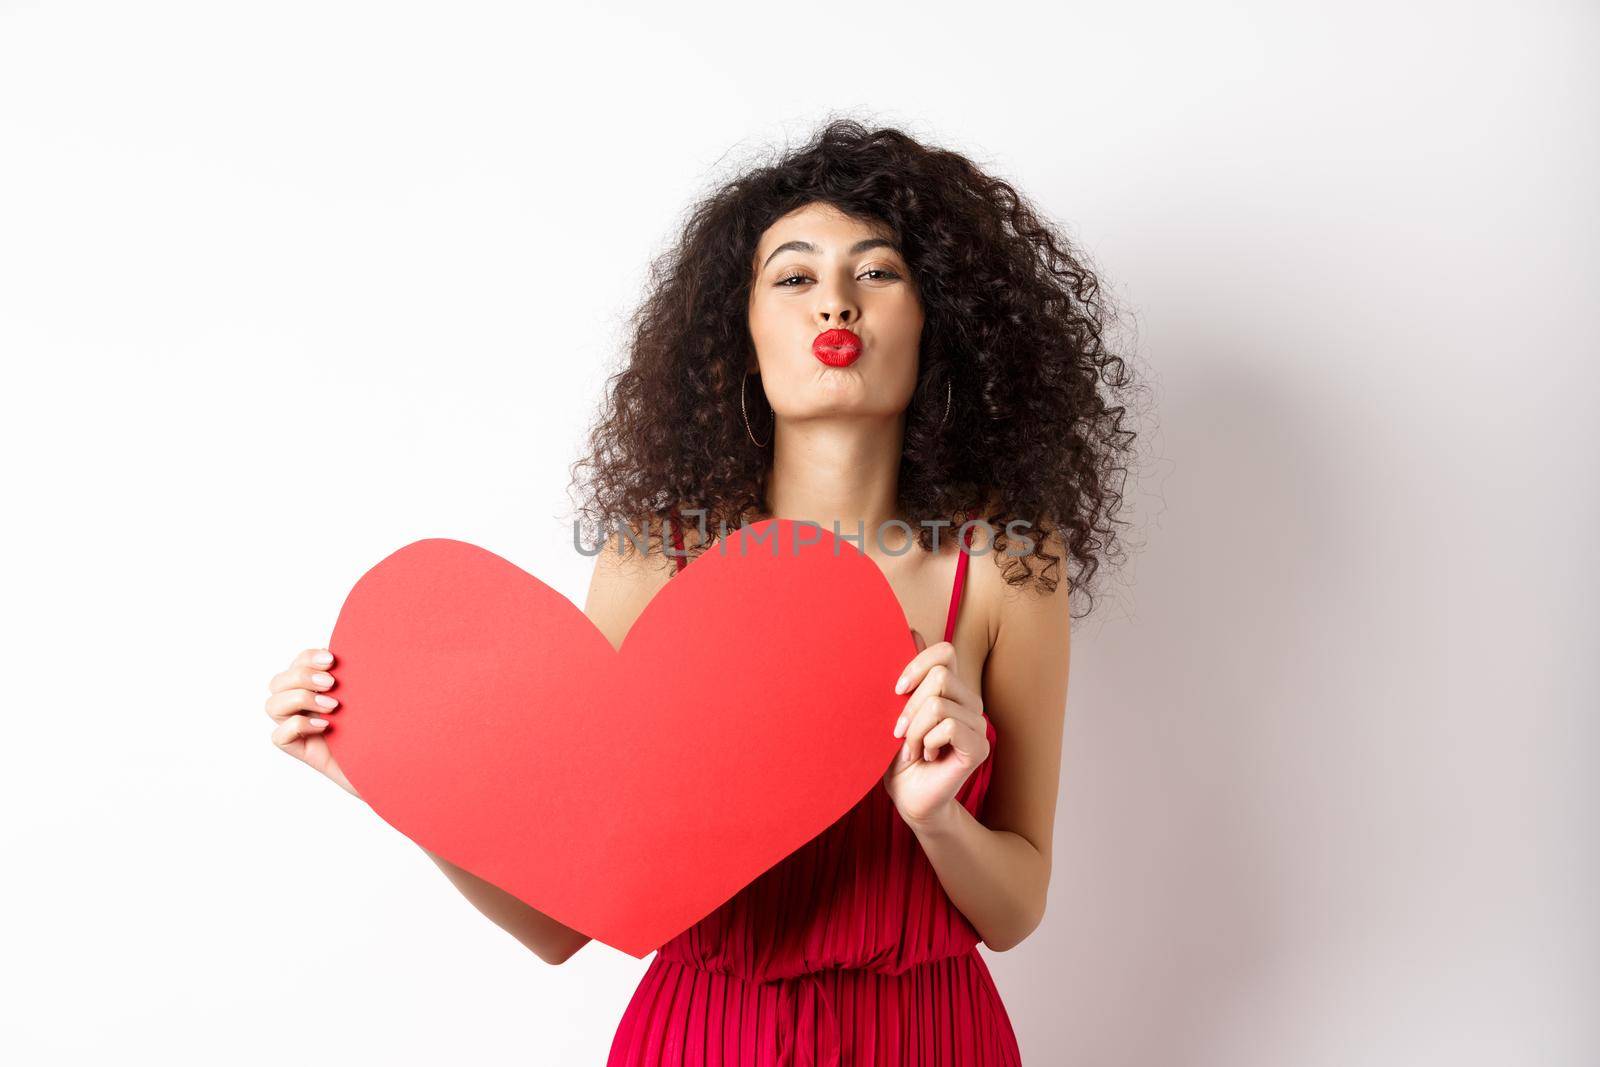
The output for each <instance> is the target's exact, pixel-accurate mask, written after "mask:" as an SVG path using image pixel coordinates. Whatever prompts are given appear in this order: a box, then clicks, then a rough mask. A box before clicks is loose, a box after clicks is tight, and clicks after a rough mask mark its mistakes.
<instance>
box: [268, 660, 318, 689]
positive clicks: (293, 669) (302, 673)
mask: <svg viewBox="0 0 1600 1067" xmlns="http://www.w3.org/2000/svg"><path fill="white" fill-rule="evenodd" d="M296 658H297V659H298V658H299V657H296ZM314 679H315V680H314ZM332 685H333V675H331V674H329V673H328V672H327V671H325V670H323V669H322V668H320V667H318V666H316V665H315V664H311V663H299V662H296V663H291V664H290V665H289V666H288V667H286V668H284V669H283V670H281V671H279V672H278V673H277V674H274V675H273V676H272V679H271V681H269V682H267V692H269V693H279V692H282V691H283V690H285V689H294V688H297V687H298V688H315V689H327V688H329V687H331V686H332Z"/></svg>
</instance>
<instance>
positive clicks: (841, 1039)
mask: <svg viewBox="0 0 1600 1067" xmlns="http://www.w3.org/2000/svg"><path fill="white" fill-rule="evenodd" d="M673 539H674V541H675V543H676V544H677V545H678V547H679V548H680V549H681V548H682V545H683V542H682V535H681V533H680V531H679V530H678V528H677V526H676V524H674V527H673ZM967 543H968V544H969V545H970V544H971V531H970V529H969V531H968V539H967ZM967 560H968V553H967V552H965V551H963V552H960V553H958V557H957V561H956V575H955V582H954V586H953V588H952V590H951V594H950V611H949V615H948V618H947V621H946V623H945V635H944V639H945V640H946V641H948V640H950V638H951V636H952V635H953V634H954V633H955V624H956V614H957V611H958V609H959V608H960V604H961V590H962V586H963V585H964V584H965V580H966V570H967ZM685 563H686V560H685V559H684V558H682V557H679V559H678V569H679V570H682V569H683V567H684V565H685ZM988 736H989V744H990V746H991V753H992V749H993V746H994V744H995V729H994V724H993V723H992V722H990V723H989V724H988ZM992 765H993V761H992V760H985V761H984V762H983V763H982V764H980V765H979V766H978V768H977V769H976V770H974V771H973V772H972V775H971V777H969V778H968V779H967V780H966V782H965V783H963V784H962V787H961V791H960V792H959V793H958V794H957V800H958V801H959V802H960V803H961V804H962V806H963V807H965V808H966V809H967V810H968V811H970V812H972V813H973V814H974V815H976V816H978V817H979V818H981V817H982V809H983V798H984V795H985V793H986V792H987V791H988V786H989V776H990V770H991V767H992ZM979 940H980V938H979V937H978V933H977V931H976V930H975V929H974V928H973V926H972V924H971V923H970V922H968V921H967V918H966V916H964V915H963V914H962V913H961V912H960V911H959V910H957V909H956V906H955V905H954V904H953V903H952V902H951V900H950V898H949V896H948V895H946V893H945V891H944V887H943V886H942V885H941V884H940V882H939V878H938V875H937V873H936V872H935V871H934V869H933V865H932V864H931V863H930V862H929V861H928V858H927V856H926V855H925V854H924V853H923V851H922V846H921V845H920V843H918V841H917V839H916V836H915V835H914V834H913V833H912V831H911V828H910V827H908V826H907V825H906V823H905V820H903V819H902V818H901V817H900V814H899V812H898V811H896V810H895V807H894V802H893V801H892V800H890V799H889V794H888V793H887V792H885V791H884V788H883V783H882V782H878V783H877V784H876V785H874V786H873V787H872V791H871V792H869V793H868V794H867V795H866V796H865V797H864V798H863V799H862V800H861V801H860V802H859V803H858V804H856V806H855V807H853V808H851V809H850V810H849V811H848V812H846V813H845V814H844V816H843V817H841V818H840V819H839V820H838V821H837V822H835V823H834V824H833V825H832V826H830V827H828V828H827V829H826V830H824V831H823V832H822V833H821V834H819V835H817V836H816V837H814V838H812V839H811V840H810V841H808V842H807V843H806V844H804V845H802V846H801V847H800V848H799V849H797V850H796V851H795V852H793V853H791V854H790V855H789V856H787V857H786V858H784V859H783V860H781V861H779V863H778V864H777V865H776V866H774V867H772V868H770V869H769V870H767V871H766V872H765V873H764V874H762V875H761V876H759V877H758V878H756V879H755V880H754V881H753V882H751V883H750V884H749V885H747V886H745V888H743V889H742V890H740V891H739V893H738V894H737V895H736V896H735V897H733V899H731V900H729V901H728V902H726V903H725V904H723V905H722V906H721V907H719V908H717V910H716V911H714V912H712V913H711V914H710V915H708V916H706V917H705V918H704V919H702V920H700V921H699V922H698V923H696V924H695V925H694V926H692V927H690V928H689V929H688V930H686V931H684V932H683V933H681V934H679V935H677V936H676V937H674V938H673V939H672V940H670V941H668V942H667V943H666V944H664V945H662V946H661V947H660V948H659V949H657V950H656V954H655V957H654V958H653V959H652V960H651V961H650V966H649V967H648V968H647V969H646V971H645V973H644V977H643V978H642V979H640V982H639V986H638V988H637V989H636V990H635V991H634V994H633V998H632V999H631V1000H630V1001H629V1002H628V1006H627V1008H626V1010H625V1011H624V1012H623V1016H622V1021H621V1024H620V1025H619V1026H618V1028H617V1032H616V1036H615V1037H614V1038H613V1039H612V1043H611V1053H610V1056H609V1058H608V1059H607V1061H606V1063H607V1067H812V1065H818V1067H832V1065H838V1067H866V1065H869V1064H870V1065H873V1067H989V1065H996V1064H1006V1065H1014V1064H1020V1063H1021V1062H1022V1057H1021V1053H1020V1052H1019V1051H1018V1047H1017V1039H1016V1035H1015V1034H1014V1033H1013V1032H1012V1029H1011V1021H1010V1019H1009V1017H1008V1016H1007V1014H1006V1010H1005V1006H1004V1005H1003V1004H1002V1003H1001V1001H1000V994H999V991H998V990H997V989H996V988H995V984H994V980H993V979H992V978H991V977H990V975H989V969H988V967H987V966H985V964H984V961H983V958H982V957H981V956H980V955H979V954H978V950H977V945H978V942H979Z"/></svg>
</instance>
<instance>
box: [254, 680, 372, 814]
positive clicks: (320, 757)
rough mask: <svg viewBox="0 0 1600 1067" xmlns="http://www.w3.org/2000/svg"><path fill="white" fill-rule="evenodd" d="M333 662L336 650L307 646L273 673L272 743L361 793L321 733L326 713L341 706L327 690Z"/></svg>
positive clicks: (270, 703)
mask: <svg viewBox="0 0 1600 1067" xmlns="http://www.w3.org/2000/svg"><path fill="white" fill-rule="evenodd" d="M331 666H333V653H331V652H329V651H328V650H327V649H325V648H308V649H306V650H305V651H303V652H301V653H300V654H299V655H298V656H296V657H295V658H294V659H292V660H290V661H289V666H288V668H287V669H285V670H282V671H279V672H278V673H277V674H275V675H273V676H272V681H271V682H269V683H268V684H267V689H268V691H269V694H270V695H269V696H268V697H267V716H268V717H269V718H271V719H272V721H273V722H275V723H277V724H278V727H277V729H275V730H273V731H272V743H273V744H275V745H277V746H278V747H279V748H281V749H283V750H284V751H285V752H287V753H289V755H291V756H293V757H294V758H295V759H298V760H301V761H302V762H305V763H309V764H310V765H311V766H312V767H314V768H315V769H316V770H318V771H320V772H322V773H323V774H325V775H327V776H328V777H329V778H331V779H333V780H334V781H335V782H336V783H338V784H339V786H340V787H341V788H343V789H345V790H346V791H347V792H349V793H350V795H351V796H356V797H359V796H360V795H361V794H360V793H357V792H356V790H355V787H354V786H352V785H351V784H350V779H348V778H346V777H345V776H344V772H343V771H341V770H340V769H339V763H338V761H337V760H335V759H334V758H333V752H332V751H331V750H330V749H329V748H328V739H327V738H325V737H323V736H322V735H323V733H324V732H325V731H326V730H327V729H328V718H327V716H328V715H330V714H331V713H332V712H333V711H335V710H336V709H337V708H338V707H339V702H338V701H337V700H335V699H334V698H333V697H331V696H328V695H327V693H326V692H324V690H327V689H329V688H331V687H332V686H333V675H331V674H329V673H328V668H330V667H331Z"/></svg>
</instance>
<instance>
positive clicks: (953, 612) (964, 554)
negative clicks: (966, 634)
mask: <svg viewBox="0 0 1600 1067" xmlns="http://www.w3.org/2000/svg"><path fill="white" fill-rule="evenodd" d="M974 529H976V527H972V526H968V527H967V532H966V534H965V535H964V536H963V537H962V543H963V545H964V547H963V548H962V549H961V550H960V551H959V552H957V553H956V580H955V584H954V587H953V588H952V589H951V590H950V613H949V615H947V616H946V617H945V623H944V639H945V640H946V641H949V640H950V639H951V638H953V637H955V635H956V616H957V615H959V614H960V613H961V592H962V590H963V589H964V588H965V587H966V584H967V560H968V559H970V558H971V553H970V552H969V551H968V550H969V549H971V548H972V531H973V530H974Z"/></svg>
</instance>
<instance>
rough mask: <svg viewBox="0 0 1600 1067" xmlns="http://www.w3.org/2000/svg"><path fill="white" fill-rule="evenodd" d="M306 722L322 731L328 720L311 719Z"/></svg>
mask: <svg viewBox="0 0 1600 1067" xmlns="http://www.w3.org/2000/svg"><path fill="white" fill-rule="evenodd" d="M306 721H307V722H309V723H310V724H311V725H312V726H315V727H316V728H317V729H319V730H320V729H322V728H323V727H324V726H326V725H328V720H327V719H317V718H311V719H307V720H306Z"/></svg>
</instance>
